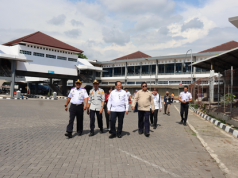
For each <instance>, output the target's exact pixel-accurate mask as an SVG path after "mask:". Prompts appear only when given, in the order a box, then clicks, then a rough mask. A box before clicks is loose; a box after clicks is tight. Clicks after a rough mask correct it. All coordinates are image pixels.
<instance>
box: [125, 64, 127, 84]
mask: <svg viewBox="0 0 238 178" xmlns="http://www.w3.org/2000/svg"><path fill="white" fill-rule="evenodd" d="M126 84H127V62H126V66H125V85H126Z"/></svg>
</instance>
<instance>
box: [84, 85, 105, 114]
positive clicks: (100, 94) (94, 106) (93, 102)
mask: <svg viewBox="0 0 238 178" xmlns="http://www.w3.org/2000/svg"><path fill="white" fill-rule="evenodd" d="M103 101H105V93H104V90H103V89H101V88H98V90H97V91H95V90H94V89H92V90H90V92H89V100H88V103H90V108H89V109H90V110H94V111H95V110H96V111H100V109H101V108H102V102H103Z"/></svg>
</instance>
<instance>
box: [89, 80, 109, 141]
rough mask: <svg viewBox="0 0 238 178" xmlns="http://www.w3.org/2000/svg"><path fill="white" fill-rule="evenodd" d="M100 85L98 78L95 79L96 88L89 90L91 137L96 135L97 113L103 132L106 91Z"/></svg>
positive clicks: (99, 125) (94, 85)
mask: <svg viewBox="0 0 238 178" xmlns="http://www.w3.org/2000/svg"><path fill="white" fill-rule="evenodd" d="M98 86H99V82H98V81H97V80H94V82H93V87H94V88H93V89H92V90H90V92H89V101H88V110H87V113H88V114H90V134H89V136H90V137H91V136H94V128H95V114H96V115H97V120H98V127H99V128H100V132H101V133H103V123H102V112H103V107H104V101H105V93H104V90H103V89H101V88H98ZM89 110H90V111H89Z"/></svg>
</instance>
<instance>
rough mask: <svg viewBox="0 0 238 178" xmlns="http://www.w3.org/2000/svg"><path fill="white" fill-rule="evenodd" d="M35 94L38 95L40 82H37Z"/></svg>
mask: <svg viewBox="0 0 238 178" xmlns="http://www.w3.org/2000/svg"><path fill="white" fill-rule="evenodd" d="M35 95H38V83H35Z"/></svg>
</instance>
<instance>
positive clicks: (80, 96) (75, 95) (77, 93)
mask: <svg viewBox="0 0 238 178" xmlns="http://www.w3.org/2000/svg"><path fill="white" fill-rule="evenodd" d="M68 97H69V98H71V100H70V103H72V104H82V103H83V102H84V98H88V93H87V91H86V90H85V89H83V88H79V89H77V88H76V87H74V88H72V89H71V90H70V92H69V95H68Z"/></svg>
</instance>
